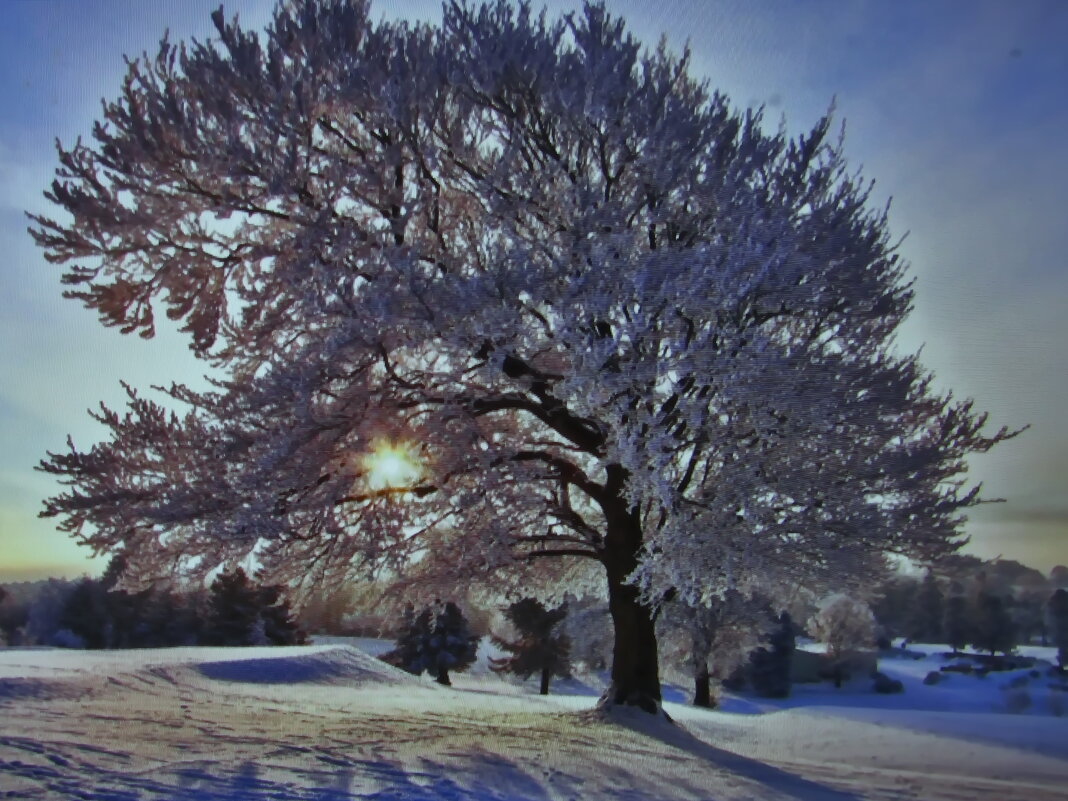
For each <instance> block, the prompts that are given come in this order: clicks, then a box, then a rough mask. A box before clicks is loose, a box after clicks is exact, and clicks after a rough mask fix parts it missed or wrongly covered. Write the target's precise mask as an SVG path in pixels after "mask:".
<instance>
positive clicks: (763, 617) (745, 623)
mask: <svg viewBox="0 0 1068 801" xmlns="http://www.w3.org/2000/svg"><path fill="white" fill-rule="evenodd" d="M659 624H660V629H661V631H662V633H660V634H659V636H661V638H662V639H663V640H664V641H666V644H667V647H668V648H669V649H670V650H671V651H673V652H674V655H675V656H676V658H677V659H679V660H680V661H681V662H682V663H683V664H684V665H685V666H686V668H687V670H688V671H689V673H690V676H691V678H692V679H693V682H694V697H693V704H694V706H701V707H711V706H713V705H714V703H713V696H712V680H713V679H719V680H721V681H722V680H723V679H728V678H729V677H730V676H731V675H733V674H734V673H735V671H736V670H738V668H739V667H741V666H743V665H744V664H745V663H746V662H747V660H748V659H749V657H750V654H751V653H752V652H753V651H754V650H755V649H756V648H757V647H758V646H759V645H760V643H761V641H762V640H765V639H767V635H769V634H770V633H771V632H772V631H773V630H774V628H775V626H776V621H775V617H774V616H773V615H772V613H771V607H770V606H769V605H768V603H767V600H766V599H764V598H761V597H760V596H754V597H746V596H744V595H742V594H741V593H740V592H738V591H736V590H732V591H728V592H727V593H724V596H723V598H720V599H717V600H715V601H714V602H713V603H711V604H710V605H705V604H698V605H696V606H692V605H689V604H684V603H671V604H665V605H664V607H663V613H662V614H661V615H660V617H659Z"/></svg>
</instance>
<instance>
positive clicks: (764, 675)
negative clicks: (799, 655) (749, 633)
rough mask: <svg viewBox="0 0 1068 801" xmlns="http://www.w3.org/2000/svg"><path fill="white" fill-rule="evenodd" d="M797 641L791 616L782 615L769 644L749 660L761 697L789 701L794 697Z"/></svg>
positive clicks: (787, 613)
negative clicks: (792, 681)
mask: <svg viewBox="0 0 1068 801" xmlns="http://www.w3.org/2000/svg"><path fill="white" fill-rule="evenodd" d="M795 641H796V629H795V628H794V622H793V620H792V619H791V617H790V613H789V612H783V613H781V614H780V615H779V618H778V626H776V627H775V628H774V629H773V630H772V631H771V633H770V635H769V637H768V644H767V645H766V646H761V647H760V648H757V649H756V650H755V651H754V652H753V653H752V654H750V656H749V679H750V681H751V682H752V684H753V690H754V691H755V692H756V693H757V695H762V696H764V697H766V698H786V697H787V696H788V695H789V694H790V668H791V665H792V663H793V655H794V648H795Z"/></svg>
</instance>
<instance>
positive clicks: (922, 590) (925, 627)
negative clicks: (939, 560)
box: [908, 570, 945, 642]
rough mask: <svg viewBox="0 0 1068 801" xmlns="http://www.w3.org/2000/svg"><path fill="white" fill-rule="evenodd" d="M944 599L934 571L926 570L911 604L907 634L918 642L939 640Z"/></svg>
mask: <svg viewBox="0 0 1068 801" xmlns="http://www.w3.org/2000/svg"><path fill="white" fill-rule="evenodd" d="M943 606H944V599H943V596H942V588H941V587H940V586H939V583H938V579H937V578H936V577H935V574H934V571H932V570H928V571H927V574H926V575H925V576H924V577H923V582H922V583H921V584H920V587H919V592H918V593H917V594H916V596H915V602H914V603H913V604H912V620H911V626H910V627H909V632H908V636H909V639H910V640H917V641H919V642H941V640H942V636H943V625H942V620H943V617H944V616H945V613H944V611H943Z"/></svg>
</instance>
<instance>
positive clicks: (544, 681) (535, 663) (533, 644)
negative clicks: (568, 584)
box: [490, 598, 571, 695]
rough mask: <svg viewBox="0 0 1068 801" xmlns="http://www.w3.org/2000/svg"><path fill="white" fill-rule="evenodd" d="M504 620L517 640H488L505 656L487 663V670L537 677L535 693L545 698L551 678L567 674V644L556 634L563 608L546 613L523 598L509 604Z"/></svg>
mask: <svg viewBox="0 0 1068 801" xmlns="http://www.w3.org/2000/svg"><path fill="white" fill-rule="evenodd" d="M504 616H505V617H506V618H507V619H508V622H509V623H511V624H512V626H513V627H514V628H515V631H516V633H517V634H518V636H517V637H514V638H507V637H499V636H496V635H494V636H493V637H492V640H493V644H494V645H496V646H497V647H499V648H501V649H502V650H504V651H506V652H507V653H508V654H509V656H506V657H502V658H500V659H491V660H490V662H491V664H490V669H491V670H494V671H497V672H499V673H514V674H515V675H517V676H519V677H521V678H524V679H529V678H530V677H531V676H534V675H537V676H539V677H540V680H541V684H540V687H539V692H540V693H541V694H542V695H548V694H549V682H550V680H551V679H552V677H553V676H557V677H560V678H564V677H567V676H569V675H570V673H571V660H570V654H571V641H570V639H568V636H567V635H566V634H563V633H562V632H561V631H560V630H559V629H560V628H561V627H560V623H562V622H563V620H564V618H566V617H567V605H566V604H562V605H560V606H558V607H556V608H554V609H546V608H545V605H544V604H542V603H541V601H539V600H537V599H536V598H523V599H522V600H519V601H516V602H515V603H513V604H510V605H509V606H508V608H507V609H505V610H504Z"/></svg>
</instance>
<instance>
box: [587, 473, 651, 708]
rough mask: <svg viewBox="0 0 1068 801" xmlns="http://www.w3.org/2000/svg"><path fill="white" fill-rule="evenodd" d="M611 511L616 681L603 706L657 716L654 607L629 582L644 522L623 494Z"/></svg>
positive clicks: (608, 548) (608, 566) (608, 557)
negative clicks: (618, 706) (619, 706)
mask: <svg viewBox="0 0 1068 801" xmlns="http://www.w3.org/2000/svg"><path fill="white" fill-rule="evenodd" d="M610 481H611V479H610ZM608 511H609V510H606V512H608ZM612 512H613V513H608V514H606V517H607V527H606V532H605V558H604V566H605V570H606V572H607V574H608V608H609V611H610V612H611V614H612V624H613V627H614V629H615V642H614V645H613V648H612V681H611V684H610V685H609V687H608V689H607V690H606V691H605V694H604V695H603V696H602V697H601V702H600V704H601V705H602V706H609V705H615V704H626V705H631V706H637V707H640V708H641V709H644V710H645V711H646V712H649V713H651V714H656V713H657V712H658V711H660V702H661V695H660V675H659V673H660V671H659V665H658V663H657V653H656V630H655V625H654V621H653V615H652V610H651V609H650V608H649V607H648V606H645V605H644V604H642V603H641V600H640V597H639V593H638V589H637V588H636V587H633V586H631V585H629V584H625V583H624V582H625V581H626V579H627V576H628V575H630V573H631V571H633V570H634V568H635V567H637V565H638V553H639V551H640V549H641V545H642V529H641V520H640V518H639V515H638V512H637V511H636V510H628V509H627V508H626V506H625V502H624V501H623V500H622V498H620V499H619V502H618V506H617V507H616V508H615V509H613V510H612Z"/></svg>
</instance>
